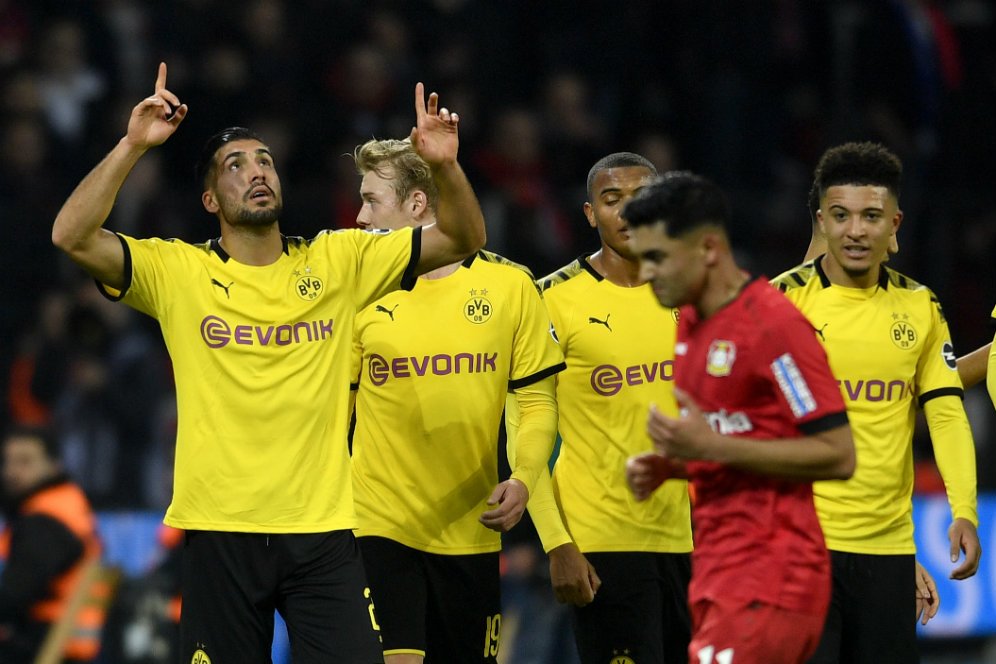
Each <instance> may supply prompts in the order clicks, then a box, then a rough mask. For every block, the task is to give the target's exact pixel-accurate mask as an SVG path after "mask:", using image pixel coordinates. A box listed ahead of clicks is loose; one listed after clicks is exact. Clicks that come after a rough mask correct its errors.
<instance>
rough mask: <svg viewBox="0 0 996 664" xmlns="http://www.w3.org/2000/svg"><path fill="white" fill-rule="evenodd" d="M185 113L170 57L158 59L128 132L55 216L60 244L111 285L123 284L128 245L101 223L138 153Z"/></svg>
mask: <svg viewBox="0 0 996 664" xmlns="http://www.w3.org/2000/svg"><path fill="white" fill-rule="evenodd" d="M186 115H187V105H186V104H181V103H180V100H179V98H178V97H177V96H176V95H175V94H173V93H172V92H170V91H169V90H167V89H166V63H159V74H158V76H157V77H156V86H155V92H154V93H153V94H152V96H150V97H146V98H145V99H143V100H142V101H141V102H139V103H138V105H137V106H135V108H134V109H132V112H131V118H130V119H129V120H128V131H127V133H126V134H125V136H124V138H122V139H121V140H120V141H118V144H117V145H116V146H114V148H113V149H112V150H111V151H110V153H108V155H107V156H106V157H104V159H103V161H101V162H100V163H99V164H97V166H96V167H95V168H94V169H93V170H92V171H90V173H89V174H87V176H86V177H85V178H83V181H82V182H80V183H79V185H77V187H76V189H75V190H73V193H72V194H70V195H69V198H68V199H66V202H65V203H64V204H63V205H62V209H61V210H59V214H58V215H57V216H56V218H55V224H54V225H53V226H52V242H53V243H54V244H55V246H57V247H58V248H59V249H62V250H63V251H64V252H66V253H67V254H69V257H70V258H72V259H73V261H75V262H76V263H78V264H79V265H80V266H81V267H82V268H83V269H84V270H86V271H87V272H89V273H90V274H91V275H92V276H93V277H95V278H96V279H98V280H100V281H101V282H103V283H105V284H107V285H109V286H112V287H115V288H120V287H122V286H123V285H124V277H125V275H124V251H123V250H122V248H121V242H120V241H119V240H118V238H117V237H115V235H114V234H113V233H111V232H110V231H107V230H105V229H103V228H102V225H103V223H104V221H105V220H106V219H107V216H108V215H109V214H110V213H111V208H112V207H113V206H114V200H115V199H116V198H117V195H118V191H119V190H120V189H121V185H122V184H124V181H125V178H127V177H128V174H129V173H130V172H131V169H132V168H133V167H134V166H135V164H136V163H137V162H138V160H139V158H140V157H141V156H142V155H143V154H145V152H146V151H147V150H148V149H149V148H151V147H154V146H156V145H160V144H161V143H163V142H164V141H165V140H166V139H167V138H169V137H170V136H172V135H173V132H174V131H176V128H177V127H178V126H179V125H180V122H182V121H183V118H184V117H185V116H186Z"/></svg>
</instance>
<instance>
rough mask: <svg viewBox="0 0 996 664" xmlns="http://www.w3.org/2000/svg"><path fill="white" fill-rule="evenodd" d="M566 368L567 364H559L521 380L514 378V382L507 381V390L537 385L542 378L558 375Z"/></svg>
mask: <svg viewBox="0 0 996 664" xmlns="http://www.w3.org/2000/svg"><path fill="white" fill-rule="evenodd" d="M566 368H567V364H566V363H564V362H561V363H560V364H555V365H553V366H552V367H547V368H546V369H542V370H541V371H537V372H536V373H534V374H532V375H531V376H525V377H523V378H516V379H515V380H510V381H508V389H510V390H513V391H514V390H517V389H519V388H520V387H526V386H527V385H532V384H533V383H538V382H540V381H541V380H543V379H544V378H549V377H550V376H552V375H554V374H558V373H560V372H561V371H563V370H564V369H566Z"/></svg>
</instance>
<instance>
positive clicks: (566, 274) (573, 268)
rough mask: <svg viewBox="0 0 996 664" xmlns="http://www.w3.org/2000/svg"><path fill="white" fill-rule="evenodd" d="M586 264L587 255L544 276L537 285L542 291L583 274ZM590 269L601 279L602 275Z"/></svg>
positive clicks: (596, 277)
mask: <svg viewBox="0 0 996 664" xmlns="http://www.w3.org/2000/svg"><path fill="white" fill-rule="evenodd" d="M586 264H587V262H586V260H585V257H584V256H582V257H581V258H578V259H577V260H576V261H574V262H573V263H570V264H569V265H565V266H564V267H562V268H560V269H559V270H557V271H556V272H554V273H553V274H548V275H547V276H545V277H543V278H542V279H540V280H539V281H538V282H537V286H538V287H539V289H540V292H541V293H542V292H543V291H545V290H547V289H549V288H551V287H552V286H556V285H557V284H560V283H563V282H565V281H568V280H569V279H571V278H573V277H576V276H577V275H579V274H581V273H582V272H583V271H584V266H585V265H586ZM589 271H590V272H592V273H593V276H594V277H595V279H596V280H599V281H601V279H602V275H600V274H598V273H597V272H595V271H594V270H589Z"/></svg>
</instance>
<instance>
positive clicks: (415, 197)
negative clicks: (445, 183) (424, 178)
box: [408, 189, 429, 219]
mask: <svg viewBox="0 0 996 664" xmlns="http://www.w3.org/2000/svg"><path fill="white" fill-rule="evenodd" d="M408 201H409V205H410V208H409V209H410V210H411V214H412V217H414V218H416V219H418V218H419V217H420V216H422V215H423V214H425V211H426V210H427V209H428V208H429V197H428V196H426V195H425V192H424V191H422V190H421V189H416V190H415V191H413V192H412V193H411V195H410V196H409V197H408Z"/></svg>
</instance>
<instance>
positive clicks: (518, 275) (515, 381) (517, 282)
mask: <svg viewBox="0 0 996 664" xmlns="http://www.w3.org/2000/svg"><path fill="white" fill-rule="evenodd" d="M563 361H564V360H563V356H562V354H561V352H560V348H559V347H558V345H557V343H556V342H555V341H554V340H553V338H552V336H551V334H550V321H549V317H548V316H547V313H546V310H545V309H544V307H543V302H542V300H541V298H540V295H539V293H538V292H537V290H536V287H535V285H534V283H533V281H532V278H531V275H530V274H529V272H528V270H526V269H525V268H519V267H517V266H515V265H514V264H511V263H510V262H509V261H506V260H505V259H503V258H501V257H499V256H496V255H495V254H491V253H489V252H480V253H479V254H477V255H475V256H472V257H471V258H469V259H468V260H466V261H464V262H463V263H462V264H461V266H460V267H459V268H458V269H457V270H456V271H455V272H453V273H452V274H449V275H447V276H445V277H442V278H435V279H425V278H423V279H418V281H417V284H416V286H415V288H414V289H413V290H412V291H410V292H401V291H398V292H393V293H389V294H388V295H386V296H385V297H383V298H381V299H380V300H378V301H377V302H376V303H374V304H373V305H372V306H369V307H367V308H366V309H365V310H364V311H362V312H361V313H360V315H359V316H358V317H357V319H356V324H355V331H354V355H353V366H354V367H356V368H357V369H358V371H357V373H356V376H355V377H354V378H355V379H356V380H355V386H357V387H358V392H357V394H356V429H355V432H354V434H353V484H354V491H355V497H356V509H357V514H358V516H359V521H360V526H359V529H358V530H357V535H358V536H368V535H373V536H379V537H386V538H389V539H392V540H395V541H397V542H400V543H402V544H404V545H406V546H409V547H412V548H415V549H418V550H420V551H426V552H429V553H440V554H450V555H462V554H472V553H482V552H488V551H498V550H499V549H500V548H501V539H500V536H499V535H498V533H496V532H494V531H491V530H488V529H487V528H485V527H484V526H482V525H481V524H480V523H479V522H478V517H479V516H480V515H481V513H482V512H484V511H486V510H488V509H490V508H489V507H488V506H487V505H486V501H487V499H488V497H489V496H490V495H491V492H492V490H493V489H494V487H495V485H496V484H497V483H498V467H497V464H498V456H497V455H498V427H499V423H500V420H501V413H502V408H503V406H504V403H505V396H506V392H507V391H508V390H509V389H513V390H514V389H516V388H521V387H524V386H526V385H530V384H532V383H534V382H536V381H539V380H541V379H543V378H546V377H548V376H551V375H553V374H554V373H556V372H557V371H560V370H561V369H563V366H564V365H563ZM551 444H552V441H551ZM547 456H548V454H547ZM544 461H545V459H544V460H542V461H541V462H540V463H542V462H544ZM538 470H539V469H535V474H538ZM526 483H527V486H529V482H528V481H527V482H526Z"/></svg>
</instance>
